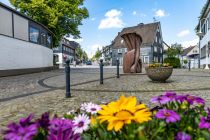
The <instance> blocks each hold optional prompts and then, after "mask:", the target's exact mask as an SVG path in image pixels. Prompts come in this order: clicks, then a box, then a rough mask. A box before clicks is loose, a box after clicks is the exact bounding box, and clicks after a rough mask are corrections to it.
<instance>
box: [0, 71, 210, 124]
mask: <svg viewBox="0 0 210 140" xmlns="http://www.w3.org/2000/svg"><path fill="white" fill-rule="evenodd" d="M104 73H105V74H104V75H105V76H104V77H105V78H106V79H105V80H104V85H99V80H98V79H99V71H98V69H72V71H71V84H72V87H71V88H72V98H68V99H66V98H65V87H64V85H65V82H64V79H65V75H64V72H63V70H56V71H51V72H43V73H35V74H29V75H20V76H13V77H4V78H0V89H1V90H0V116H1V117H0V125H1V126H0V128H4V127H5V125H6V124H7V123H8V122H9V121H17V120H18V119H19V118H21V117H24V116H27V115H29V114H30V113H34V114H35V116H39V115H40V114H42V113H43V112H46V111H50V112H53V113H59V114H62V113H65V112H68V111H70V110H72V109H76V108H78V107H79V105H80V104H81V103H82V102H89V101H92V102H95V103H104V102H109V101H110V100H114V99H117V98H118V97H119V96H120V95H122V94H124V95H127V96H129V95H133V96H137V98H138V99H139V100H141V101H143V102H144V103H146V104H147V105H149V106H151V104H150V103H149V99H150V98H151V97H152V96H154V95H159V94H162V93H163V91H166V90H175V91H177V92H179V93H192V94H193V95H198V96H201V97H203V98H204V99H205V100H206V101H207V105H208V106H210V73H209V72H207V71H203V70H192V71H191V72H188V71H187V70H174V72H173V76H172V77H171V78H170V79H169V81H168V82H167V83H153V82H151V81H150V80H149V79H148V78H147V76H146V75H145V74H139V75H138V74H136V75H121V77H120V79H117V78H115V73H116V69H104ZM121 73H122V70H121Z"/></svg>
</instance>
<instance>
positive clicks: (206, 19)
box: [197, 18, 209, 70]
mask: <svg viewBox="0 0 210 140" xmlns="http://www.w3.org/2000/svg"><path fill="white" fill-rule="evenodd" d="M202 20H204V21H205V22H206V24H207V37H206V38H207V46H206V66H205V68H204V69H207V70H208V69H209V66H208V48H209V44H208V33H209V32H208V30H209V22H208V18H203V19H200V29H199V31H198V32H197V35H198V36H199V40H200V38H201V37H202V36H203V35H204V33H203V32H202V31H201V21H202ZM199 61H200V42H199ZM199 63H200V62H199ZM199 65H200V64H199Z"/></svg>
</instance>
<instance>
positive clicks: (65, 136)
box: [47, 118, 80, 140]
mask: <svg viewBox="0 0 210 140" xmlns="http://www.w3.org/2000/svg"><path fill="white" fill-rule="evenodd" d="M73 128H74V124H73V122H72V121H71V120H67V119H60V118H55V119H53V120H51V122H50V126H49V135H48V137H47V139H48V140H80V135H79V134H74V131H73Z"/></svg>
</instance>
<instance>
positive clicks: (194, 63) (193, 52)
mask: <svg viewBox="0 0 210 140" xmlns="http://www.w3.org/2000/svg"><path fill="white" fill-rule="evenodd" d="M198 57H199V48H198V46H197V45H196V46H190V47H188V48H186V49H184V52H183V53H182V55H181V58H180V60H181V65H182V67H185V68H187V67H188V63H187V64H184V60H187V61H188V62H189V61H190V67H191V68H198Z"/></svg>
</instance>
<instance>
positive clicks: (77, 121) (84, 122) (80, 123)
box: [73, 114, 90, 133]
mask: <svg viewBox="0 0 210 140" xmlns="http://www.w3.org/2000/svg"><path fill="white" fill-rule="evenodd" d="M73 122H74V125H75V127H74V132H75V133H82V132H83V131H86V130H87V129H88V125H89V124H90V119H89V118H88V116H87V115H85V114H82V115H78V116H77V117H75V118H74V120H73Z"/></svg>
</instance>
